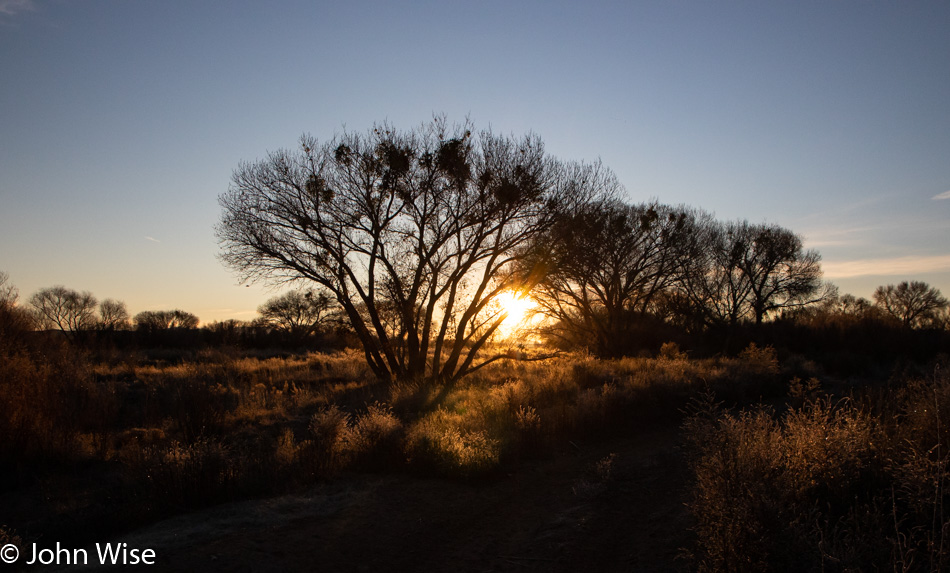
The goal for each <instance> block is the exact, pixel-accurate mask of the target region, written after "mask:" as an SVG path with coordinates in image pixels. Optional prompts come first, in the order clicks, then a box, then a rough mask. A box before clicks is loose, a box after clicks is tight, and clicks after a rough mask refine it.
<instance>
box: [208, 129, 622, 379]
mask: <svg viewBox="0 0 950 573" xmlns="http://www.w3.org/2000/svg"><path fill="white" fill-rule="evenodd" d="M603 171H604V170H602V169H600V168H599V167H596V166H583V165H567V164H563V163H560V162H557V161H555V160H553V159H551V158H550V157H548V156H547V155H546V154H545V153H544V149H543V145H542V144H541V141H540V140H539V139H538V138H537V137H534V136H527V137H524V138H521V139H515V138H512V137H502V136H497V135H495V134H493V133H491V132H487V131H486V132H481V133H479V134H475V133H473V132H472V130H471V128H470V126H469V125H467V124H466V125H461V126H454V127H450V126H448V125H447V123H446V121H445V120H444V119H442V118H437V119H436V120H434V121H433V122H432V123H430V124H427V125H424V126H422V127H421V128H419V129H417V130H413V131H410V132H397V131H396V130H395V129H393V128H391V127H389V126H386V125H383V126H379V127H377V128H375V129H373V130H372V131H370V132H368V133H366V134H365V135H360V134H349V133H346V134H344V135H342V136H338V137H336V138H334V139H332V140H330V141H329V142H327V143H325V144H322V145H321V144H319V143H318V142H317V141H316V140H315V139H313V138H312V137H309V136H305V137H303V138H301V141H300V149H299V150H298V151H296V152H291V151H278V152H275V153H271V154H270V155H269V156H268V157H267V158H266V159H264V160H262V161H258V162H255V163H245V164H242V165H240V166H239V167H238V169H237V170H236V171H235V172H234V175H233V178H232V183H231V187H230V188H229V190H228V191H227V193H225V194H223V195H222V196H221V197H220V199H219V202H220V204H221V207H222V211H223V212H222V217H221V222H220V224H219V225H218V227H217V234H218V237H219V239H220V242H221V246H222V248H223V254H222V259H223V261H224V262H225V263H226V264H227V265H228V266H230V267H231V268H232V269H234V270H235V271H237V272H238V273H239V274H240V275H241V277H242V279H243V280H258V279H260V280H266V281H271V282H278V283H279V282H281V281H295V280H300V279H304V280H310V281H313V282H315V283H316V284H318V285H321V286H322V287H324V288H326V289H327V290H328V291H329V292H330V293H332V295H333V297H334V298H335V299H336V301H337V303H339V305H340V307H341V308H342V309H343V312H344V313H345V315H346V318H347V320H348V321H349V322H350V324H351V325H352V326H353V329H354V331H355V333H356V336H357V337H359V340H360V342H361V343H362V346H363V349H364V351H365V356H366V360H367V362H368V364H369V366H370V368H371V369H372V370H373V372H374V373H375V374H376V375H377V376H379V377H380V378H382V379H391V378H399V379H415V378H427V379H429V380H435V381H443V382H446V383H452V382H454V381H456V380H458V379H459V378H460V377H462V376H464V375H465V374H466V373H468V372H471V371H473V370H475V369H476V368H479V367H480V366H482V365H484V364H487V363H489V362H491V361H493V360H497V359H500V358H502V357H503V355H494V356H490V357H488V358H485V359H484V360H481V361H480V362H479V361H477V357H478V356H479V354H480V353H481V352H482V350H483V349H484V348H485V347H486V344H487V343H488V342H489V341H490V340H491V339H492V336H493V335H494V333H495V332H496V331H497V330H498V328H499V326H500V325H501V323H502V321H503V320H504V318H505V316H504V314H503V312H501V311H498V310H493V308H492V305H491V304H490V303H491V302H492V300H493V299H494V298H495V297H496V296H497V295H498V294H499V293H501V292H502V291H504V290H506V289H523V288H524V287H525V286H526V285H525V278H524V277H522V276H519V275H518V274H517V273H515V272H514V267H513V264H514V263H515V262H517V260H518V259H519V257H520V254H519V253H520V251H521V249H522V247H524V246H525V245H526V244H528V243H529V242H530V241H531V240H532V239H533V238H534V237H536V236H537V235H538V234H540V233H543V232H545V231H546V230H547V229H548V228H549V227H550V225H551V224H552V223H553V221H554V220H555V218H556V216H557V213H558V212H560V211H565V210H571V209H575V208H576V207H577V206H578V205H582V204H584V203H585V202H587V201H588V200H589V199H590V198H591V197H592V196H594V195H596V194H597V193H598V192H599V191H600V190H601V189H599V185H600V184H602V183H603V182H604V181H605V180H606V179H605V178H603V177H602V174H603Z"/></svg>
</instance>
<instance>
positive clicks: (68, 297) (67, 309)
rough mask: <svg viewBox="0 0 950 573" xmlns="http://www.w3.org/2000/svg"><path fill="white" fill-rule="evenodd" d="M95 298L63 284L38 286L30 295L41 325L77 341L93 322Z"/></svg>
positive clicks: (86, 292)
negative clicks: (45, 286)
mask: <svg viewBox="0 0 950 573" xmlns="http://www.w3.org/2000/svg"><path fill="white" fill-rule="evenodd" d="M96 302H97V301H96V297H94V296H92V293H90V292H88V291H83V292H78V291H74V290H72V289H68V288H66V287H63V286H54V287H49V288H44V289H40V290H39V291H37V292H35V293H34V294H33V296H31V297H30V305H31V306H32V307H33V309H34V312H35V314H36V317H37V322H38V323H39V324H40V327H41V328H48V329H49V328H56V329H58V330H60V331H62V332H63V333H65V334H66V336H67V338H69V339H70V340H72V341H76V340H77V338H78V336H79V333H81V332H83V331H86V330H90V329H91V328H93V327H94V326H95V324H96Z"/></svg>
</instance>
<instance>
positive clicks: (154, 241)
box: [145, 235, 161, 243]
mask: <svg viewBox="0 0 950 573" xmlns="http://www.w3.org/2000/svg"><path fill="white" fill-rule="evenodd" d="M145 238H146V239H147V240H149V241H152V242H153V243H161V241H159V240H158V239H156V238H155V237H149V236H148V235H146V236H145Z"/></svg>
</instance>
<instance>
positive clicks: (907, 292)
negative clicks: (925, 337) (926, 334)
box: [874, 281, 950, 328]
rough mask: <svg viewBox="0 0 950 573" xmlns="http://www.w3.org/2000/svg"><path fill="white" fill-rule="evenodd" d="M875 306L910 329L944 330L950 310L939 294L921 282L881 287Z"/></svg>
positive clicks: (876, 296)
mask: <svg viewBox="0 0 950 573" xmlns="http://www.w3.org/2000/svg"><path fill="white" fill-rule="evenodd" d="M874 304H875V305H876V306H878V307H879V308H880V309H882V310H883V311H884V312H885V313H886V314H887V315H889V316H891V317H893V318H895V319H897V320H899V321H900V323H901V324H902V325H904V326H905V327H907V328H921V327H940V326H941V322H942V318H943V315H944V314H945V313H946V311H947V308H948V306H950V303H948V301H947V299H946V298H944V297H943V296H941V294H940V291H939V290H937V289H936V288H933V287H931V286H930V285H928V284H927V283H925V282H920V281H912V282H907V281H904V282H902V283H900V284H898V285H897V286H894V285H887V286H879V287H877V290H875V291H874Z"/></svg>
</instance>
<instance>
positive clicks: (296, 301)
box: [257, 290, 331, 341]
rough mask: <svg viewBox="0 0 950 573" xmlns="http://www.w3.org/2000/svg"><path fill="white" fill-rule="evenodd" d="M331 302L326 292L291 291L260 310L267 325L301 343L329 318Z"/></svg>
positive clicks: (270, 301) (270, 300) (258, 308)
mask: <svg viewBox="0 0 950 573" xmlns="http://www.w3.org/2000/svg"><path fill="white" fill-rule="evenodd" d="M330 307H331V298H330V295H328V294H327V293H326V292H323V291H321V292H316V291H314V290H308V291H301V290H292V291H288V292H286V293H284V294H282V295H280V296H276V297H273V298H271V299H269V300H268V301H267V302H265V303H264V304H262V305H261V306H259V307H257V312H258V313H260V315H261V318H262V319H264V321H265V322H266V323H268V324H271V325H273V326H275V327H277V328H278V329H280V330H283V331H285V332H287V333H289V334H290V336H291V337H292V338H294V339H295V340H297V341H302V340H303V339H305V338H306V337H307V336H309V335H310V334H312V333H313V332H314V331H316V330H317V329H318V328H319V327H320V326H321V325H322V324H323V323H324V322H325V321H326V320H327V318H328V316H329V314H330Z"/></svg>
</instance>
